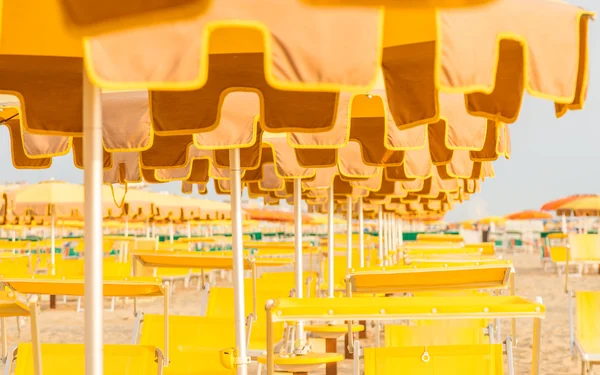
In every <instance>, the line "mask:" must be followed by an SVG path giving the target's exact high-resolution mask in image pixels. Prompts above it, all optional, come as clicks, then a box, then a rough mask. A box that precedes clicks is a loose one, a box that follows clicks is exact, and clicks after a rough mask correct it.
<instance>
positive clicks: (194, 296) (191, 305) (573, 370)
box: [8, 254, 600, 375]
mask: <svg viewBox="0 0 600 375" xmlns="http://www.w3.org/2000/svg"><path fill="white" fill-rule="evenodd" d="M505 258H507V259H512V260H513V261H514V264H515V267H516V270H517V275H516V286H517V294H519V295H521V296H525V297H529V298H535V297H536V296H540V297H542V298H543V301H544V303H545V304H546V306H547V311H548V312H547V316H546V319H545V320H544V321H543V323H542V356H541V372H540V373H541V374H543V375H570V374H579V373H580V371H581V370H580V362H579V360H578V359H577V358H575V359H571V357H570V354H569V320H568V300H567V296H566V294H565V293H564V278H562V277H561V278H559V277H557V275H556V273H555V272H550V271H547V272H544V271H543V270H542V267H541V265H540V261H539V256H538V255H533V254H518V255H514V256H513V255H507V256H505ZM570 286H571V288H573V289H574V290H599V289H600V277H599V275H598V274H596V273H591V274H586V275H584V276H583V277H572V278H570ZM202 296H203V295H202V293H201V292H197V291H196V289H195V288H193V287H190V288H188V289H184V288H183V285H182V284H178V285H177V288H176V290H175V292H174V294H173V297H172V299H171V304H170V309H171V312H172V313H173V314H185V315H197V314H198V313H199V309H200V306H201V300H202ZM58 302H59V303H58V306H57V309H56V310H50V309H49V308H48V305H47V303H42V311H41V313H40V330H41V340H42V342H43V343H82V342H83V328H84V325H83V316H84V314H83V313H77V312H76V311H75V302H74V301H71V302H69V303H67V304H66V305H65V304H63V303H62V299H59V301H58ZM107 306H108V300H107ZM140 306H141V308H142V309H143V311H145V312H148V313H158V314H160V313H162V308H163V307H162V299H155V300H153V301H148V300H146V301H142V302H141V303H140ZM134 322H135V318H134V316H133V312H132V304H131V303H130V304H128V305H127V306H124V305H123V303H122V302H119V303H118V304H117V308H116V310H115V311H114V312H108V311H106V312H105V313H104V340H105V342H106V343H120V344H127V343H131V339H132V334H133V327H134ZM502 330H503V332H504V333H508V332H509V324H508V322H505V323H504V325H503V328H502ZM531 332H532V322H531V320H528V319H524V320H520V321H519V322H518V340H519V342H518V346H517V347H516V348H515V349H514V354H515V371H516V374H528V373H529V371H530V367H529V366H530V363H531ZM8 334H9V338H8V340H9V346H13V345H15V344H17V343H19V342H23V341H28V340H30V334H29V322H26V323H25V326H24V327H23V329H22V332H21V333H20V334H19V333H18V331H17V327H16V322H15V319H9V320H8ZM370 336H371V337H372V335H370ZM365 345H369V342H365ZM342 347H343V341H341V340H340V341H339V342H338V348H339V350H340V351H341V349H342ZM250 369H251V373H254V371H255V366H254V365H253V366H251V368H250ZM599 371H600V370H599ZM339 373H340V374H351V373H352V371H351V361H345V362H344V363H342V364H341V365H340V371H339Z"/></svg>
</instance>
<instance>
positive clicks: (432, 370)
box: [364, 344, 503, 375]
mask: <svg viewBox="0 0 600 375" xmlns="http://www.w3.org/2000/svg"><path fill="white" fill-rule="evenodd" d="M364 353H365V357H364V358H365V371H364V374H365V375H396V374H398V373H399V372H398V370H399V369H402V374H404V375H499V374H503V365H502V345H501V344H494V345H455V346H427V347H424V346H410V347H396V348H365V352H364Z"/></svg>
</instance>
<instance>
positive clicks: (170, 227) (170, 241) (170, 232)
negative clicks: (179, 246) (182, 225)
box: [169, 220, 175, 243]
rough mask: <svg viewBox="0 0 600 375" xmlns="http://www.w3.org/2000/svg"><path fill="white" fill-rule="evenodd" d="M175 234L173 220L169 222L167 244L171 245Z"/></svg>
mask: <svg viewBox="0 0 600 375" xmlns="http://www.w3.org/2000/svg"><path fill="white" fill-rule="evenodd" d="M174 234H175V228H174V225H173V220H169V243H173V240H174V238H173V236H174Z"/></svg>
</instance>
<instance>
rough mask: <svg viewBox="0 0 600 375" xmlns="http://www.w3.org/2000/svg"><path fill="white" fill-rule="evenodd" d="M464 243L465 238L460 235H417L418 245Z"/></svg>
mask: <svg viewBox="0 0 600 375" xmlns="http://www.w3.org/2000/svg"><path fill="white" fill-rule="evenodd" d="M463 242H464V238H463V236H461V235H460V234H433V233H431V234H430V233H420V234H418V235H417V243H420V244H448V243H453V244H456V243H463Z"/></svg>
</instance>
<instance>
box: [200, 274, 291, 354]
mask: <svg viewBox="0 0 600 375" xmlns="http://www.w3.org/2000/svg"><path fill="white" fill-rule="evenodd" d="M245 286H246V287H245V289H246V293H245V301H246V303H245V308H246V315H248V314H250V313H252V312H253V304H252V283H251V281H249V280H246V283H245ZM258 291H259V292H258V295H257V307H256V313H257V317H256V320H255V321H254V322H253V323H252V333H251V337H250V347H251V348H255V347H256V345H258V346H259V347H261V348H262V349H264V348H263V346H265V345H266V340H267V331H266V315H265V314H266V312H265V308H264V307H265V304H266V303H267V301H268V300H269V299H276V298H278V297H283V296H281V295H279V296H278V295H277V293H282V291H281V290H272V291H264V289H263V293H264V294H261V292H260V291H261V288H260V287H259V288H258ZM270 296H273V297H270ZM286 296H287V295H286ZM206 316H209V317H217V318H229V319H231V320H233V318H234V303H233V288H219V287H217V288H211V290H210V293H209V297H208V302H207V309H206ZM273 335H274V337H276V338H280V337H281V336H282V335H283V324H281V323H276V324H274V332H273ZM265 347H266V346H265Z"/></svg>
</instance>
